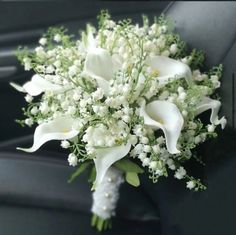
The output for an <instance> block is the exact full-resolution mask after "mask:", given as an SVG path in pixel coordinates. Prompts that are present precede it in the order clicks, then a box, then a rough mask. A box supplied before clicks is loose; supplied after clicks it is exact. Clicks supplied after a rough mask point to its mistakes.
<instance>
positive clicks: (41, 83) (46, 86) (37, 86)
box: [10, 74, 65, 96]
mask: <svg viewBox="0 0 236 235" xmlns="http://www.w3.org/2000/svg"><path fill="white" fill-rule="evenodd" d="M10 85H11V86H12V87H14V88H15V89H16V90H18V91H20V92H24V93H28V94H29V95H31V96H37V95H40V94H41V93H43V92H45V91H58V92H60V91H63V90H65V88H63V87H62V86H59V85H56V84H53V83H51V82H49V81H47V80H46V79H44V78H43V77H41V76H40V75H38V74H35V75H34V76H33V77H32V79H31V81H29V82H26V83H25V84H24V85H23V86H20V85H18V84H16V83H14V82H12V83H10Z"/></svg>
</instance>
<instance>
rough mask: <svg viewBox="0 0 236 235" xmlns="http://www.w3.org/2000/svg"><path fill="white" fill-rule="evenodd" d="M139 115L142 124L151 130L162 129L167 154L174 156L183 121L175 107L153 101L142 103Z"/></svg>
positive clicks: (167, 103)
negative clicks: (142, 120) (142, 121)
mask: <svg viewBox="0 0 236 235" xmlns="http://www.w3.org/2000/svg"><path fill="white" fill-rule="evenodd" d="M140 115H141V116H142V117H143V118H144V124H145V125H148V126H151V127H152V128H153V129H158V128H160V129H162V130H163V132H164V134H165V139H166V147H167V150H168V152H169V153H171V154H176V153H179V152H180V151H179V150H178V149H177V147H176V145H177V141H178V139H179V136H180V132H181V129H182V127H183V124H184V119H183V117H182V115H181V113H180V111H179V109H178V108H177V106H176V105H175V104H173V103H170V102H168V101H158V100H156V101H153V102H151V103H149V104H147V105H145V103H143V105H142V107H141V109H140Z"/></svg>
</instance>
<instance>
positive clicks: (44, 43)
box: [39, 38, 47, 46]
mask: <svg viewBox="0 0 236 235" xmlns="http://www.w3.org/2000/svg"><path fill="white" fill-rule="evenodd" d="M39 44H41V45H42V46H45V45H46V44H47V38H40V39H39Z"/></svg>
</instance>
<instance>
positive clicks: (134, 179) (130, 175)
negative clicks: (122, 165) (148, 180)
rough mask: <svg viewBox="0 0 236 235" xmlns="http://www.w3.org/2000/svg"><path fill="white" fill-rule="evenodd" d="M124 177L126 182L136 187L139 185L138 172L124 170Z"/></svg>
mask: <svg viewBox="0 0 236 235" xmlns="http://www.w3.org/2000/svg"><path fill="white" fill-rule="evenodd" d="M125 179H126V182H127V183H129V184H130V185H132V186H134V187H138V186H139V185H140V181H139V177H138V174H137V173H135V172H126V174H125Z"/></svg>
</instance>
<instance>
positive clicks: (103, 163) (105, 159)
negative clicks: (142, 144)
mask: <svg viewBox="0 0 236 235" xmlns="http://www.w3.org/2000/svg"><path fill="white" fill-rule="evenodd" d="M130 148H131V144H130V143H127V144H126V145H120V146H115V147H109V148H101V149H96V158H95V159H94V163H95V167H96V172H97V175H96V180H95V183H94V187H96V186H98V185H99V184H100V183H101V182H102V180H103V178H104V176H105V174H106V172H107V170H108V169H109V168H110V166H111V165H112V164H113V163H115V162H116V161H119V160H120V159H122V158H123V157H125V156H126V155H127V154H128V152H129V151H130Z"/></svg>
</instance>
